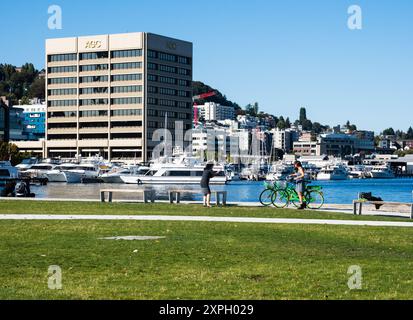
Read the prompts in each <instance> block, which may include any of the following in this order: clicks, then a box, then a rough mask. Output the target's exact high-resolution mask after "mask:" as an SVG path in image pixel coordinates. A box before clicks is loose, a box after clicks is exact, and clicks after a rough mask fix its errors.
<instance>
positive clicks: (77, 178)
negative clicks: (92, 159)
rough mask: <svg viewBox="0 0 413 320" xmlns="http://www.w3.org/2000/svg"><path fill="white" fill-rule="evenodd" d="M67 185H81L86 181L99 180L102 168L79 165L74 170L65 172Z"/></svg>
mask: <svg viewBox="0 0 413 320" xmlns="http://www.w3.org/2000/svg"><path fill="white" fill-rule="evenodd" d="M63 172H64V173H65V175H66V181H67V183H81V182H82V181H83V180H84V179H98V178H99V174H100V168H99V166H98V165H96V164H92V163H90V164H79V165H77V166H76V167H74V168H73V169H70V170H65V171H63Z"/></svg>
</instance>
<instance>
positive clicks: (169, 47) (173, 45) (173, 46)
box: [166, 42, 176, 50]
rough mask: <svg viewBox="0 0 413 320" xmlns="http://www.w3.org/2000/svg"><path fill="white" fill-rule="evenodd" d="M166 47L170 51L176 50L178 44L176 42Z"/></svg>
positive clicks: (169, 43)
mask: <svg viewBox="0 0 413 320" xmlns="http://www.w3.org/2000/svg"><path fill="white" fill-rule="evenodd" d="M166 47H167V48H168V49H170V50H176V43H175V42H167V43H166Z"/></svg>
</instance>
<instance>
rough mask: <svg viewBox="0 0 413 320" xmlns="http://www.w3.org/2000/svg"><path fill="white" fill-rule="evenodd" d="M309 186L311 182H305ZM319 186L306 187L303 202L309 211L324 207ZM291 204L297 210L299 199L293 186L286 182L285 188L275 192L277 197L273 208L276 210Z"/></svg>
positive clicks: (322, 194) (322, 195)
mask: <svg viewBox="0 0 413 320" xmlns="http://www.w3.org/2000/svg"><path fill="white" fill-rule="evenodd" d="M306 183H307V184H310V183H311V181H306ZM322 189H323V188H322V187H321V186H310V185H307V186H306V188H305V192H304V200H305V201H306V203H307V207H308V208H309V209H320V208H321V207H322V206H323V205H324V193H323V191H322ZM290 203H292V204H293V205H294V206H295V207H296V208H299V207H300V205H301V203H300V198H299V197H298V193H297V191H296V190H295V184H294V183H291V182H288V181H286V187H285V188H284V189H283V190H278V191H277V196H276V197H275V198H274V203H273V204H274V206H275V207H277V208H285V207H287V206H289V204H290Z"/></svg>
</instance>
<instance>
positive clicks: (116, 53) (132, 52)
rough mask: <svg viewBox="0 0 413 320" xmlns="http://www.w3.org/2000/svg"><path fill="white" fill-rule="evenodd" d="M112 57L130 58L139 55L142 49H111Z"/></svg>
mask: <svg viewBox="0 0 413 320" xmlns="http://www.w3.org/2000/svg"><path fill="white" fill-rule="evenodd" d="M111 56H112V58H131V57H141V56H142V50H141V49H137V50H118V51H112V55H111Z"/></svg>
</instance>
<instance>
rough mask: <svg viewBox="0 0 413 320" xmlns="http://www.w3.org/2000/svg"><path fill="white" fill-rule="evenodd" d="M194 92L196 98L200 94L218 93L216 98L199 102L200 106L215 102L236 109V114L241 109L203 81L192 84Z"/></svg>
mask: <svg viewBox="0 0 413 320" xmlns="http://www.w3.org/2000/svg"><path fill="white" fill-rule="evenodd" d="M192 91H193V95H194V96H198V95H200V94H204V93H208V92H211V91H215V92H216V95H215V96H213V97H209V98H206V99H203V100H199V101H198V104H204V103H205V102H215V103H218V104H220V105H223V106H229V107H234V108H235V111H236V112H237V110H240V109H241V107H240V106H239V105H238V104H237V103H235V102H232V101H230V100H228V99H227V97H226V96H225V95H223V94H222V93H221V92H220V91H219V90H217V89H214V88H212V87H210V86H208V85H206V84H205V83H203V82H201V81H194V82H192Z"/></svg>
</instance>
